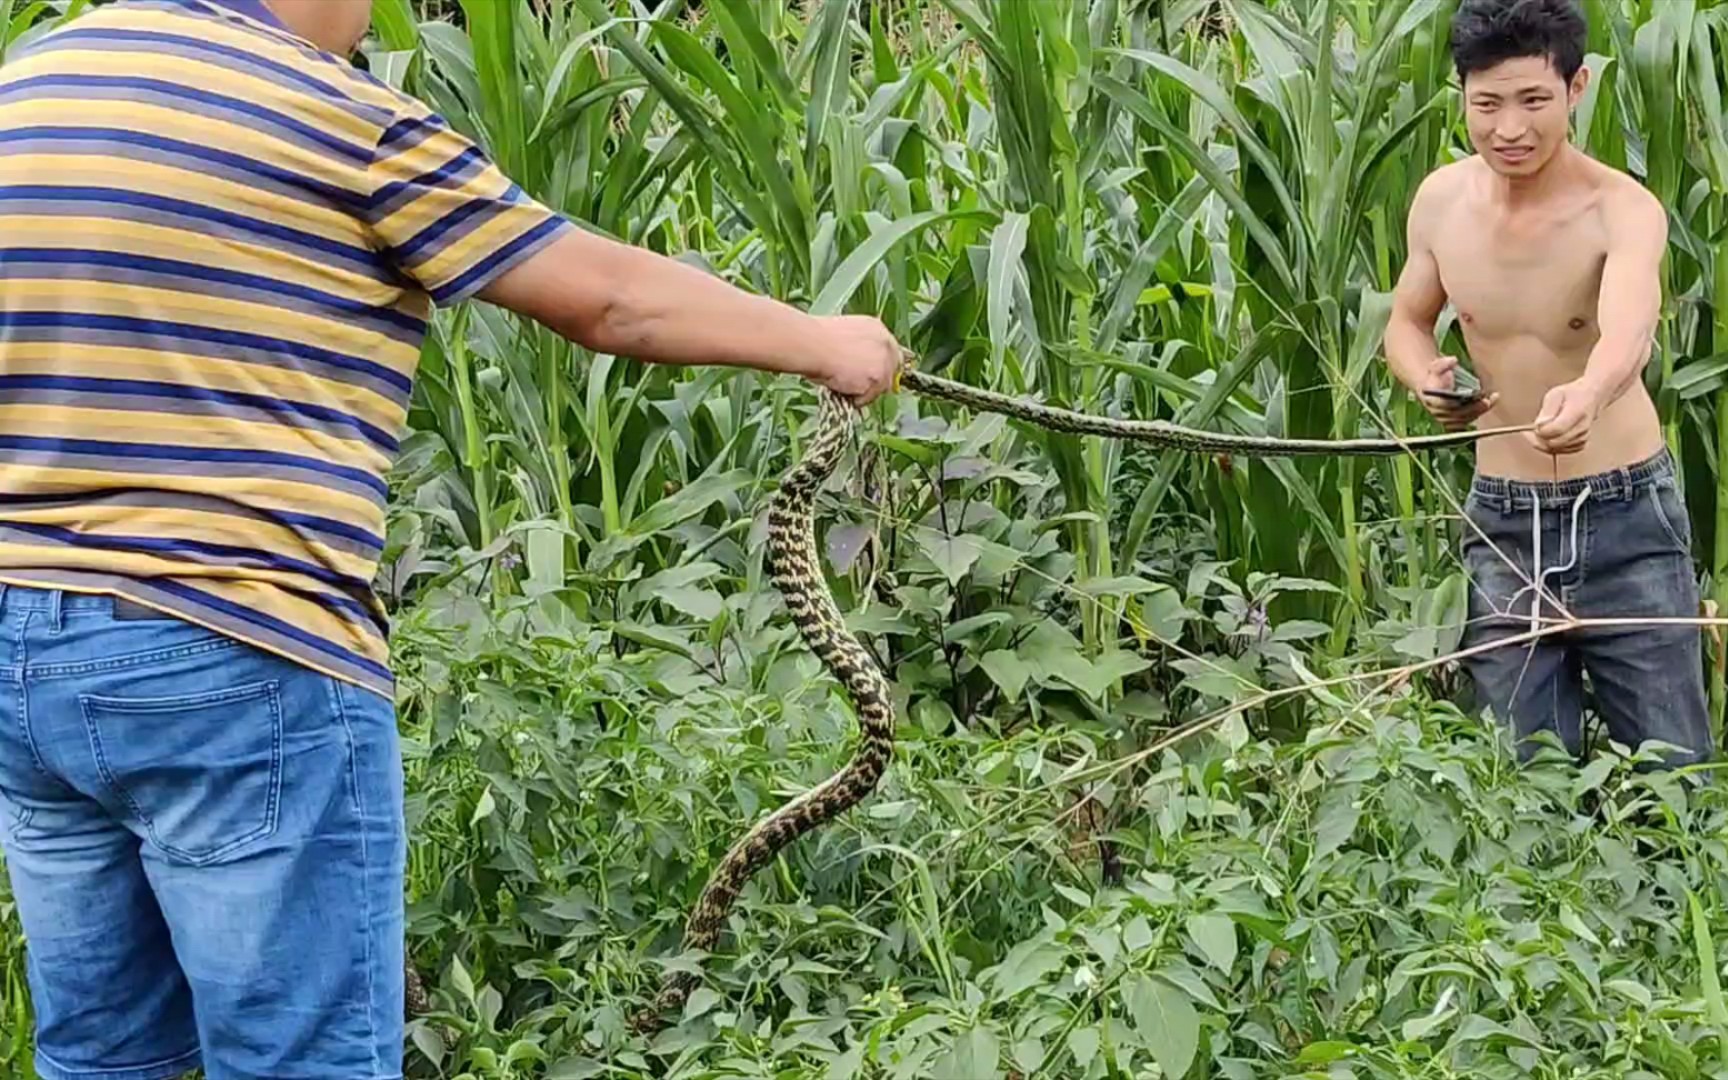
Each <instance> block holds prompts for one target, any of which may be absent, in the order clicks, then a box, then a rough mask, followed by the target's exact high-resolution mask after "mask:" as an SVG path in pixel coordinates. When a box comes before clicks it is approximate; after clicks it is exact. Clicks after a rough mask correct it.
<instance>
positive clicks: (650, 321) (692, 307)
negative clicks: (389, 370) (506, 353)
mask: <svg viewBox="0 0 1728 1080" xmlns="http://www.w3.org/2000/svg"><path fill="white" fill-rule="evenodd" d="M479 296H480V298H481V299H483V300H486V301H487V302H489V303H493V304H497V305H498V306H499V307H504V308H508V309H510V310H511V311H514V312H517V313H518V314H520V315H523V316H526V317H528V318H531V319H534V320H535V321H537V322H540V323H542V324H543V325H545V326H547V327H549V328H550V329H552V330H553V331H554V332H556V333H558V334H560V335H562V336H563V337H564V338H566V339H568V340H570V341H573V342H576V343H577V344H579V345H582V346H584V347H585V348H589V349H592V350H594V351H596V352H603V353H612V354H615V355H620V356H629V357H632V358H635V359H638V360H644V361H648V362H650V363H662V364H690V365H720V366H726V367H748V368H754V369H756V370H758V371H768V372H775V373H780V374H790V375H797V376H800V377H802V378H806V379H809V380H811V381H813V382H816V383H819V384H821V385H823V386H827V387H828V388H830V389H832V390H835V391H836V392H838V393H841V394H844V395H846V396H848V397H851V398H853V399H854V400H857V401H860V402H867V401H869V400H871V399H873V398H875V397H876V396H877V395H879V394H881V393H882V392H883V391H885V390H886V389H888V387H889V385H890V383H891V382H892V380H893V375H894V371H895V369H896V368H897V366H898V365H899V362H900V348H899V345H898V344H897V343H896V342H895V340H894V336H893V335H892V334H891V333H889V331H888V329H887V328H886V327H884V326H883V325H882V324H881V323H880V322H879V321H877V320H876V319H872V318H868V317H864V316H835V317H820V316H814V315H810V314H808V313H806V312H803V311H800V310H798V309H797V308H794V307H792V306H790V305H787V304H783V303H780V302H779V301H776V300H772V299H768V298H766V297H761V296H755V295H752V294H750V293H747V292H745V291H743V290H742V289H738V288H735V287H733V286H732V285H729V284H727V283H726V282H724V281H722V280H720V279H719V278H716V277H714V276H713V275H711V274H707V273H704V272H703V271H701V270H698V269H696V268H695V267H692V266H686V265H685V264H683V263H681V262H678V261H677V260H675V259H669V258H667V257H665V256H663V255H658V254H655V253H654V252H652V251H648V250H645V249H643V248H637V247H633V246H631V245H628V244H622V243H619V242H617V241H614V240H610V239H607V238H606V237H603V236H599V235H596V234H593V233H590V232H587V231H585V230H580V229H579V230H576V231H574V232H572V233H570V234H568V235H566V236H565V237H564V238H562V239H560V240H558V241H556V242H555V243H552V244H550V245H548V246H547V247H546V248H544V249H543V250H542V251H540V252H539V253H538V254H536V255H535V256H533V257H532V258H530V259H528V260H526V261H524V262H523V263H521V264H520V265H518V266H516V267H513V268H512V269H510V270H509V271H508V272H506V273H504V274H502V275H500V276H499V277H498V279H497V280H496V281H495V282H493V283H492V284H491V285H489V286H488V287H487V288H486V289H484V290H482V291H481V293H480V294H479Z"/></svg>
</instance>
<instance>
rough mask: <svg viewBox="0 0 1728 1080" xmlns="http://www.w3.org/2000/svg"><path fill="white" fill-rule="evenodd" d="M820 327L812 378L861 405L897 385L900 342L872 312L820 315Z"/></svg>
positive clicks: (811, 367)
mask: <svg viewBox="0 0 1728 1080" xmlns="http://www.w3.org/2000/svg"><path fill="white" fill-rule="evenodd" d="M816 328H817V330H816V334H815V335H814V340H813V342H812V344H811V360H812V363H811V366H810V369H809V371H808V376H807V377H808V378H809V379H810V381H812V382H814V383H817V384H818V385H820V386H825V387H827V388H828V389H830V390H832V391H834V392H835V393H836V394H839V395H840V396H842V397H847V398H851V399H852V400H853V401H854V402H856V403H857V404H859V405H868V404H869V403H870V402H872V401H874V400H876V398H878V397H880V396H881V395H882V394H884V393H886V392H887V391H888V390H889V388H891V387H892V386H893V385H894V372H895V370H896V369H898V368H899V366H900V343H899V342H898V341H896V340H895V339H894V335H893V334H892V333H890V332H889V330H888V328H887V327H886V326H884V325H882V322H881V320H879V319H875V318H872V317H870V316H868V315H829V316H820V317H818V318H817V321H816Z"/></svg>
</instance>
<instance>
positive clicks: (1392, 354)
mask: <svg viewBox="0 0 1728 1080" xmlns="http://www.w3.org/2000/svg"><path fill="white" fill-rule="evenodd" d="M1432 183H1433V178H1432V177H1431V178H1429V179H1428V180H1425V181H1423V186H1422V187H1421V188H1420V189H1418V191H1417V193H1416V198H1415V199H1414V200H1412V202H1411V206H1410V218H1409V221H1408V222H1406V224H1405V226H1404V233H1405V237H1406V247H1407V248H1408V250H1409V255H1408V256H1407V257H1406V259H1405V260H1404V268H1403V270H1402V271H1400V272H1399V274H1398V284H1397V286H1396V287H1395V288H1394V289H1393V290H1392V316H1391V318H1390V320H1389V321H1388V322H1387V323H1386V337H1385V350H1386V363H1387V366H1388V367H1390V368H1391V370H1392V374H1393V375H1394V376H1395V377H1396V378H1397V379H1398V381H1399V382H1401V383H1403V384H1404V385H1405V386H1406V387H1408V388H1409V389H1410V391H1411V392H1412V393H1415V392H1417V391H1419V390H1421V389H1422V388H1423V387H1424V386H1426V385H1428V373H1429V371H1430V369H1431V368H1432V367H1433V366H1434V363H1435V361H1437V360H1439V359H1440V351H1439V350H1438V349H1436V348H1435V347H1434V322H1435V320H1436V319H1438V318H1439V317H1440V309H1441V308H1442V307H1444V306H1445V304H1446V290H1445V287H1444V286H1443V285H1442V284H1441V282H1440V269H1439V267H1438V266H1437V265H1436V264H1435V262H1434V251H1433V249H1432V248H1431V247H1430V246H1429V244H1428V217H1429V215H1431V214H1432V212H1433V208H1434V198H1433V189H1432V188H1431V187H1430V186H1429V185H1430V184H1432Z"/></svg>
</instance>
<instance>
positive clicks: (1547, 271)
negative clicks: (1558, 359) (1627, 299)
mask: <svg viewBox="0 0 1728 1080" xmlns="http://www.w3.org/2000/svg"><path fill="white" fill-rule="evenodd" d="M1606 250H1607V241H1606V237H1605V235H1604V234H1603V230H1602V228H1601V226H1600V223H1599V222H1598V221H1597V219H1596V218H1595V216H1594V215H1590V214H1580V215H1576V216H1574V217H1572V218H1571V219H1570V220H1563V221H1558V222H1552V223H1545V224H1540V225H1529V226H1521V227H1520V226H1508V225H1506V224H1504V223H1497V222H1492V221H1487V220H1485V219H1481V218H1478V219H1477V220H1475V221H1463V220H1459V221H1454V222H1451V223H1449V225H1448V227H1447V228H1445V229H1442V230H1440V235H1439V238H1438V239H1437V241H1436V242H1435V245H1434V257H1435V261H1436V264H1437V266H1438V268H1439V272H1440V280H1441V282H1442V284H1443V285H1444V287H1445V289H1446V294H1447V296H1448V297H1449V298H1450V300H1451V303H1452V307H1453V308H1454V310H1456V311H1457V313H1458V319H1459V321H1460V322H1461V323H1462V324H1463V327H1464V331H1465V333H1466V334H1469V335H1471V336H1473V337H1478V338H1483V339H1505V338H1516V337H1535V338H1538V339H1541V340H1542V341H1543V342H1545V343H1546V344H1548V345H1549V346H1550V347H1551V348H1553V349H1555V350H1556V351H1562V350H1565V349H1568V348H1573V347H1580V346H1586V345H1588V343H1589V342H1591V341H1593V340H1594V339H1595V336H1596V333H1597V327H1596V308H1597V299H1598V294H1599V292H1600V289H1601V284H1602V264H1603V259H1604V257H1605V254H1606Z"/></svg>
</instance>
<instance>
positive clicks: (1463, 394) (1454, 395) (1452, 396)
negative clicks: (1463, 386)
mask: <svg viewBox="0 0 1728 1080" xmlns="http://www.w3.org/2000/svg"><path fill="white" fill-rule="evenodd" d="M1422 394H1423V396H1425V397H1431V398H1439V399H1440V400H1441V401H1450V402H1452V403H1453V404H1456V405H1471V404H1474V403H1475V402H1477V401H1479V400H1481V398H1482V391H1481V390H1480V389H1476V390H1424V391H1422Z"/></svg>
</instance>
